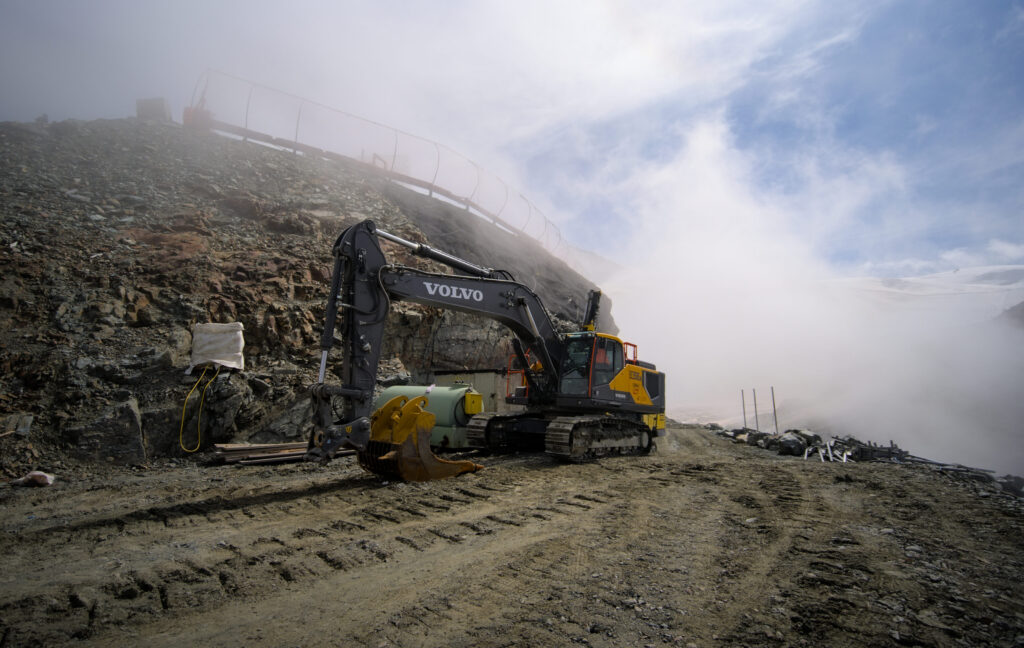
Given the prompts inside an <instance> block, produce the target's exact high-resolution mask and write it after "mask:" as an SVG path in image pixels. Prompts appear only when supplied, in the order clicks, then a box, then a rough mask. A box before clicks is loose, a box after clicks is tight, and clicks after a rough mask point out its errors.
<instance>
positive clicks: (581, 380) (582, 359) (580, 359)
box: [560, 335, 594, 396]
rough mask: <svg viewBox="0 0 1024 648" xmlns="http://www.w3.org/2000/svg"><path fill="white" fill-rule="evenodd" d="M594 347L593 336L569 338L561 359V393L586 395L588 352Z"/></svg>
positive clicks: (588, 366) (588, 370)
mask: <svg viewBox="0 0 1024 648" xmlns="http://www.w3.org/2000/svg"><path fill="white" fill-rule="evenodd" d="M593 349H594V336H593V335H586V336H582V337H576V338H571V339H570V340H569V343H568V344H567V345H566V354H565V359H564V360H563V361H562V387H561V390H560V391H561V392H562V393H563V394H569V395H573V396H586V395H587V388H588V386H589V385H590V353H591V351H593Z"/></svg>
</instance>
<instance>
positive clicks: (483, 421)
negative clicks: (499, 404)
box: [466, 412, 516, 452]
mask: <svg viewBox="0 0 1024 648" xmlns="http://www.w3.org/2000/svg"><path fill="white" fill-rule="evenodd" d="M515 418H516V415H514V414H502V413H500V412H484V413H483V414H477V415H476V416H474V417H473V418H471V419H470V420H469V426H468V427H467V429H466V445H468V446H469V447H470V448H480V449H482V450H489V451H491V452H509V451H511V450H513V449H514V448H513V447H512V446H511V444H510V443H509V439H508V436H507V435H506V434H505V431H504V429H503V425H502V423H504V422H505V421H511V420H514V419H515Z"/></svg>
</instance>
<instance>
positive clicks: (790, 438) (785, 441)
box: [778, 430, 807, 457]
mask: <svg viewBox="0 0 1024 648" xmlns="http://www.w3.org/2000/svg"><path fill="white" fill-rule="evenodd" d="M778 444H779V454H780V455H795V456H797V457H802V456H803V454H804V450H806V449H807V441H806V440H805V439H804V437H803V436H802V435H800V434H797V433H796V432H795V431H793V430H790V431H788V432H785V433H783V434H782V436H780V437H779V440H778Z"/></svg>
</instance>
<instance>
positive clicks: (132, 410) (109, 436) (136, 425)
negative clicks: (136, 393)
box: [64, 398, 146, 464]
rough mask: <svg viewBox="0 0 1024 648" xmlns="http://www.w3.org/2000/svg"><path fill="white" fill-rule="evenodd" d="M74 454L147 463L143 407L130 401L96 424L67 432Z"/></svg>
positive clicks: (113, 408)
mask: <svg viewBox="0 0 1024 648" xmlns="http://www.w3.org/2000/svg"><path fill="white" fill-rule="evenodd" d="M64 439H65V441H67V442H68V443H69V444H70V445H71V451H72V453H73V454H75V455H76V456H78V457H79V458H82V459H92V460H114V461H116V462H118V463H125V464H138V463H145V461H146V447H145V444H144V443H143V439H142V416H141V414H140V413H139V403H138V402H137V401H136V400H135V399H134V398H129V399H127V400H125V401H124V402H121V403H118V404H117V405H115V406H113V407H112V408H110V409H109V410H107V411H106V412H104V413H103V414H101V415H100V416H99V417H98V418H96V419H95V420H93V421H91V422H89V423H87V424H85V425H81V426H77V427H70V428H66V429H65V430H64Z"/></svg>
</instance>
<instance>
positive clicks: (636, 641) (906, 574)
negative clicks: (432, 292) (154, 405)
mask: <svg viewBox="0 0 1024 648" xmlns="http://www.w3.org/2000/svg"><path fill="white" fill-rule="evenodd" d="M478 460H479V461H482V462H483V463H484V464H485V465H486V468H485V470H483V471H480V472H478V473H476V474H471V475H465V476H462V477H459V478H456V479H451V480H446V481H440V482H432V483H426V484H404V483H385V482H382V481H380V480H379V479H377V478H375V477H373V476H371V475H369V474H367V473H364V472H363V471H362V470H361V469H360V468H359V467H358V466H357V465H355V464H354V462H352V460H351V459H350V458H346V459H342V460H338V461H336V462H334V463H332V464H330V465H328V466H319V465H312V464H292V465H283V466H264V467H236V466H231V467H228V466H200V465H192V464H188V465H178V466H174V465H170V464H160V465H154V466H151V467H148V468H145V469H136V470H127V469H122V468H116V469H115V468H111V469H110V470H109V471H104V472H97V471H93V472H92V473H84V472H77V473H76V472H75V471H73V470H72V471H70V473H69V474H67V475H58V481H57V483H56V484H55V485H54V486H52V487H49V488H36V489H30V488H14V487H10V488H6V489H4V490H2V491H0V502H2V505H3V506H2V511H3V513H2V526H3V531H4V533H3V534H2V536H0V543H2V545H0V555H2V556H3V558H2V560H3V570H2V576H0V578H2V586H0V628H2V630H0V632H2V634H0V646H27V645H28V646H30V645H47V646H54V645H83V646H85V645H97V646H101V645H128V644H131V645H147V646H182V645H207V646H253V645H269V646H370V647H373V648H377V647H383V646H541V645H569V644H574V643H575V644H584V645H591V646H658V645H665V644H667V645H682V646H689V645H696V646H711V645H748V646H760V645H772V646H788V645H808V646H810V645H814V646H820V645H854V646H886V645H928V646H947V645H948V646H957V645H1005V646H1015V645H1017V646H1019V645H1024V586H1022V585H1021V578H1020V577H1021V575H1022V574H1024V571H1022V568H1021V567H1022V564H1021V560H1022V558H1021V557H1022V555H1024V551H1022V549H1024V533H1022V523H1024V510H1022V506H1021V500H1019V499H1016V498H1013V497H1010V496H1005V495H1000V494H987V495H988V496H985V497H983V496H981V495H980V494H979V492H978V489H976V488H973V487H971V486H970V485H964V484H961V483H957V482H953V481H950V480H949V479H948V478H947V477H944V476H942V475H940V474H938V473H935V472H932V471H930V470H928V469H927V468H924V467H907V466H898V465H892V464H877V463H875V464H823V463H820V462H805V461H803V460H801V459H799V458H794V457H779V456H776V455H774V454H770V453H767V452H765V451H763V450H759V449H756V448H751V447H748V446H745V445H743V446H741V445H734V444H731V443H729V442H728V441H726V440H723V439H720V438H717V437H715V436H713V435H712V434H711V433H709V432H707V431H705V430H702V429H700V428H696V427H687V426H673V427H672V429H671V430H670V435H669V437H668V438H666V439H663V440H661V442H660V448H659V451H658V452H656V453H655V454H652V455H650V456H647V457H639V458H622V459H609V460H603V461H600V462H598V463H591V464H583V465H568V464H560V463H556V462H554V461H552V460H551V459H549V458H548V457H546V456H544V455H539V454H538V455H530V454H524V455H514V456H507V457H482V458H478ZM983 494H984V493H983Z"/></svg>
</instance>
